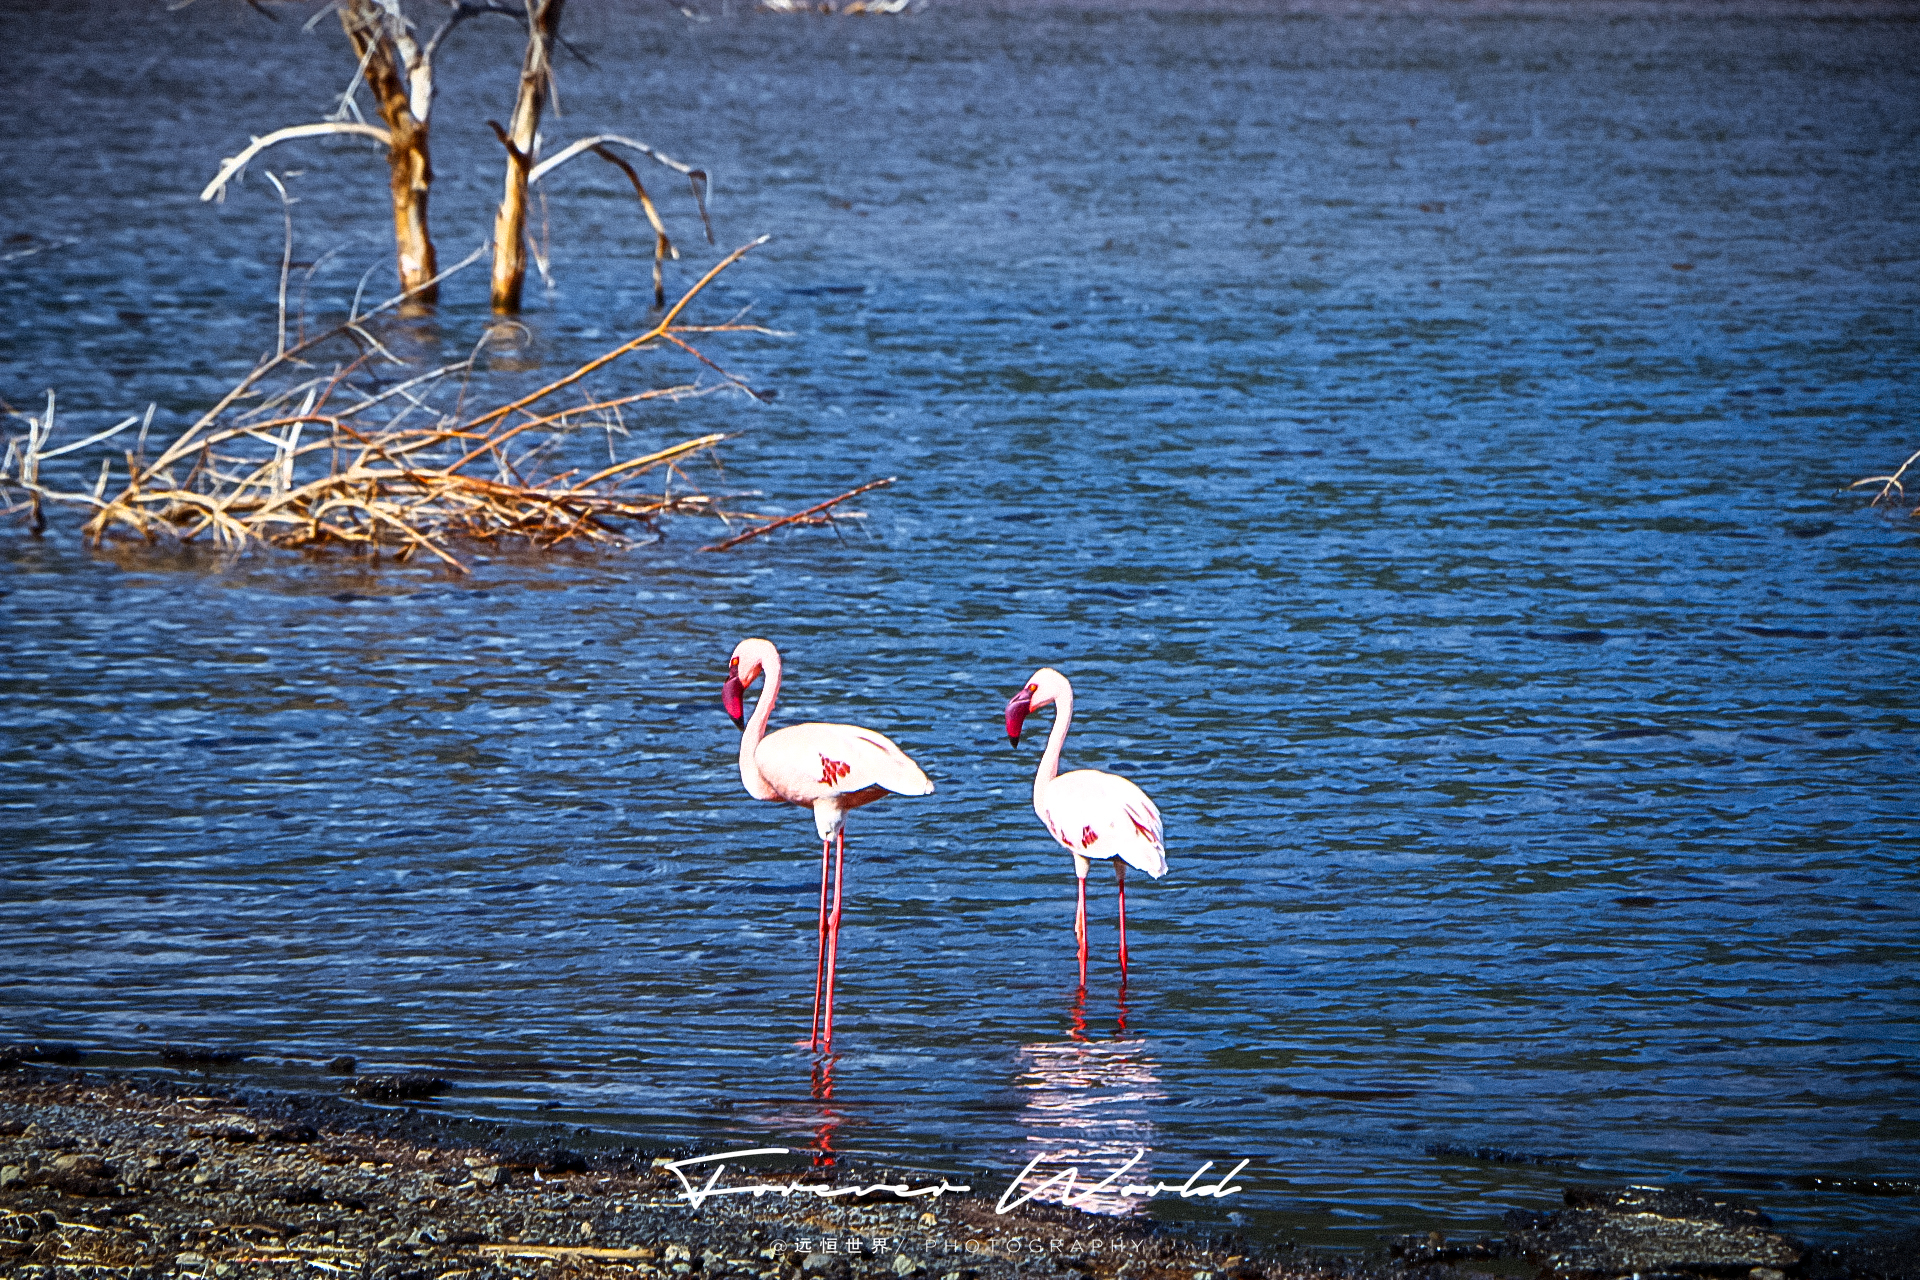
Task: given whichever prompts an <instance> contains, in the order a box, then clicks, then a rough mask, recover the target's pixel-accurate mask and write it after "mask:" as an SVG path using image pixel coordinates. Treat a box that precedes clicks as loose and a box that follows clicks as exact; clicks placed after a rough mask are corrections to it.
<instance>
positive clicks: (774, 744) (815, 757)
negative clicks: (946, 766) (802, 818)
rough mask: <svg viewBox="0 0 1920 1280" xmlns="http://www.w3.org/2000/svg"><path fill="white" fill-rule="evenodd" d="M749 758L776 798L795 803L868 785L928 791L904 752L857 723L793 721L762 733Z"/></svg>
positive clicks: (906, 793)
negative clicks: (772, 786)
mask: <svg viewBox="0 0 1920 1280" xmlns="http://www.w3.org/2000/svg"><path fill="white" fill-rule="evenodd" d="M753 758H754V762H755V763H756V764H758V765H759V766H760V772H761V773H762V774H764V775H765V776H766V779H767V781H769V782H771V783H772V784H773V785H774V787H775V788H776V789H777V790H778V791H779V792H780V795H781V798H783V799H786V800H790V801H792V802H794V803H796V804H811V803H813V802H814V801H815V800H819V799H821V798H823V797H825V796H835V795H837V796H844V795H852V794H853V793H854V792H857V791H868V790H871V789H872V788H874V787H879V788H880V789H882V790H884V791H891V792H894V793H895V794H896V795H903V796H924V795H931V794H932V793H933V783H931V782H929V781H928V780H927V775H926V774H924V773H922V772H921V771H920V766H918V765H916V764H915V763H914V762H913V761H911V760H909V759H907V753H906V752H904V751H902V750H901V749H900V748H899V747H896V746H895V745H894V744H893V742H892V741H891V740H890V739H889V738H888V737H887V736H886V735H885V734H881V733H875V732H874V731H873V730H871V729H862V728H861V727H860V726H858V725H852V724H796V725H793V726H791V727H790V728H786V729H782V730H780V731H779V732H778V733H770V734H768V735H767V736H766V737H765V738H764V739H762V740H761V742H760V749H759V750H757V751H755V752H754V754H753Z"/></svg>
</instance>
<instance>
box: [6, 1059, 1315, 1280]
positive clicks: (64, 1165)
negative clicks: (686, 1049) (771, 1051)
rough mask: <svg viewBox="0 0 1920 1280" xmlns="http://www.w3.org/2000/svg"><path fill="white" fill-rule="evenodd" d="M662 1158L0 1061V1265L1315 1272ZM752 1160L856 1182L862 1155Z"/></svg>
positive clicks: (802, 1273)
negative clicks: (694, 1203) (750, 1193)
mask: <svg viewBox="0 0 1920 1280" xmlns="http://www.w3.org/2000/svg"><path fill="white" fill-rule="evenodd" d="M396 1087H397V1088H398V1089H399V1090H400V1092H401V1093H402V1094H404V1093H405V1092H406V1090H407V1088H408V1086H407V1085H406V1083H405V1082H404V1081H403V1082H399V1084H398V1085H397V1086H396ZM415 1087H424V1086H423V1085H421V1086H415ZM363 1092H364V1090H363ZM664 1158H665V1157H659V1156H652V1155H639V1154H632V1153H627V1152H622V1153H618V1154H614V1155H594V1156H589V1155H583V1154H581V1153H578V1152H574V1151H569V1150H563V1149H560V1148H556V1147H532V1146H519V1145H487V1144H485V1143H483V1142H479V1141H472V1140H463V1135H462V1133H461V1126H458V1125H454V1126H449V1125H445V1124H441V1123H437V1122H436V1121H434V1120H433V1119H431V1118H427V1117H418V1116H409V1115H407V1114H406V1113H404V1112H398V1113H396V1112H374V1111H371V1110H368V1109H366V1108H361V1107H357V1106H354V1105H352V1104H348V1103H343V1102H340V1101H336V1100H333V1099H313V1098H303V1097H289V1098H270V1099H263V1098H253V1097H249V1096H247V1095H245V1094H240V1093H234V1092H230V1091H226V1090H223V1089H218V1088H212V1087H204V1088H203V1087H196V1086H195V1085H193V1084H190V1083H189V1084H182V1083H178V1082H170V1081H152V1080H138V1079H133V1080H128V1079H116V1078H108V1077H101V1076H90V1075H86V1074H82V1073H77V1072H67V1071H57V1072H56V1071H48V1070H44V1069H34V1068H22V1069H20V1070H17V1071H15V1072H13V1073H11V1074H9V1075H5V1076H0V1271H10V1272H13V1273H15V1274H21V1275H29V1274H57V1275H62V1276H69V1275H100V1276H106V1275H114V1276H129V1275H134V1276H140V1275H152V1276H170V1275H200V1274H204V1275H212V1276H217V1277H222V1278H223V1280H224V1278H225V1277H231V1276H258V1275H284V1276H292V1275H300V1276H335V1275H338V1276H356V1277H367V1278H368V1280H469V1278H470V1280H487V1278H488V1277H506V1276H552V1275H554V1274H556V1273H557V1272H565V1273H567V1274H581V1275H601V1274H605V1275H620V1276H641V1277H652V1276H659V1277H663V1278H666V1280H672V1278H674V1277H690V1278H694V1280H802V1278H803V1277H817V1278H818V1280H856V1278H857V1280H880V1278H881V1277H884V1278H885V1280H902V1278H903V1277H905V1278H918V1280H1011V1277H1014V1276H1031V1275H1053V1274H1055V1273H1056V1272H1065V1273H1067V1274H1069V1275H1072V1276H1074V1277H1075V1278H1076V1280H1078V1278H1079V1277H1086V1278H1087V1280H1195V1278H1196V1276H1198V1277H1201V1278H1202V1280H1261V1278H1262V1277H1263V1276H1264V1277H1266V1278H1267V1280H1291V1278H1292V1277H1300V1276H1320V1275H1330V1274H1332V1272H1331V1271H1329V1270H1328V1269H1327V1268H1324V1267H1321V1266H1318V1265H1314V1264H1311V1263H1309V1264H1307V1265H1305V1266H1300V1267H1281V1266H1280V1265H1279V1264H1278V1263H1277V1262H1275V1261H1273V1260H1271V1259H1266V1260H1261V1259H1251V1258H1248V1257H1246V1256H1244V1255H1241V1254H1236V1253H1232V1252H1229V1251H1227V1250H1224V1249H1221V1248H1218V1247H1213V1246H1210V1245H1209V1244H1208V1243H1206V1242H1200V1241H1195V1240H1191V1239H1188V1238H1186V1237H1183V1236H1179V1235H1174V1234H1168V1233H1158V1232H1154V1231H1152V1230H1150V1229H1149V1228H1148V1227H1147V1226H1146V1225H1145V1224H1140V1223H1125V1222H1116V1221H1113V1220H1110V1219H1102V1218H1094V1217H1090V1216H1088V1215H1083V1214H1078V1213H1070V1212H1066V1211H1062V1210H1058V1209H1054V1208H1048V1207H1041V1208H1034V1207H1027V1208H1022V1209H1018V1210H1014V1211H1013V1212H1011V1213H1009V1214H1007V1215H1005V1216H996V1215H995V1214H994V1213H993V1205H992V1203H991V1202H989V1201H983V1200H980V1199H977V1198H970V1197H969V1198H960V1197H956V1196H954V1195H951V1194H949V1195H945V1196H942V1197H940V1198H939V1199H938V1200H937V1201H932V1200H929V1199H918V1200H912V1201H905V1202H903V1201H901V1200H899V1199H898V1198H896V1197H894V1196H892V1195H889V1194H885V1193H881V1194H877V1195H870V1196H866V1197H862V1198H859V1199H843V1200H832V1201H826V1200H822V1199H820V1198H819V1197H817V1196H812V1195H805V1196H794V1197H791V1198H783V1197H779V1196H774V1195H770V1196H768V1197H766V1198H765V1199H761V1200H754V1199H751V1198H749V1197H745V1196H739V1197H730V1198H727V1199H724V1200H721V1199H716V1200H711V1201H708V1202H707V1203H706V1204H704V1205H702V1206H701V1207H700V1208H699V1209H698V1210H697V1211H696V1210H694V1209H693V1208H691V1207H690V1206H689V1205H688V1204H687V1201H686V1198H685V1196H684V1194H683V1192H682V1188H681V1184H680V1183H679V1181H678V1180H677V1178H676V1177H675V1176H674V1174H673V1173H672V1172H671V1171H670V1170H667V1169H665V1168H661V1167H659V1166H658V1165H657V1164H656V1161H658V1160H662V1159H664ZM753 1177H754V1179H756V1180H764V1181H780V1180H783V1179H784V1180H786V1181H794V1180H801V1179H804V1180H805V1181H807V1182H812V1183H818V1182H821V1181H826V1180H835V1181H838V1182H841V1183H844V1182H846V1181H849V1180H851V1179H854V1178H858V1180H859V1181H860V1182H862V1183H868V1184H870V1183H871V1182H873V1181H875V1180H877V1175H876V1174H875V1173H874V1172H873V1171H871V1170H859V1171H857V1172H855V1171H850V1170H833V1171H813V1172H805V1173H798V1174H786V1175H779V1174H769V1173H766V1172H765V1171H762V1170H759V1169H756V1170H755V1173H754V1175H753ZM913 1182H914V1185H916V1186H918V1185H922V1184H923V1183H924V1179H914V1180H913Z"/></svg>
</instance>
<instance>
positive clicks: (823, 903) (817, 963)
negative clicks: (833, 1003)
mask: <svg viewBox="0 0 1920 1280" xmlns="http://www.w3.org/2000/svg"><path fill="white" fill-rule="evenodd" d="M832 845H833V841H831V840H822V841H821V842H820V932H819V936H818V937H817V938H816V939H815V942H816V944H817V945H816V947H815V949H814V953H813V1034H812V1036H810V1037H809V1038H808V1040H807V1047H808V1048H809V1049H818V1048H819V1047H820V985H821V982H822V980H823V979H824V978H825V977H826V973H827V850H828V849H829V848H831V847H832Z"/></svg>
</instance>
